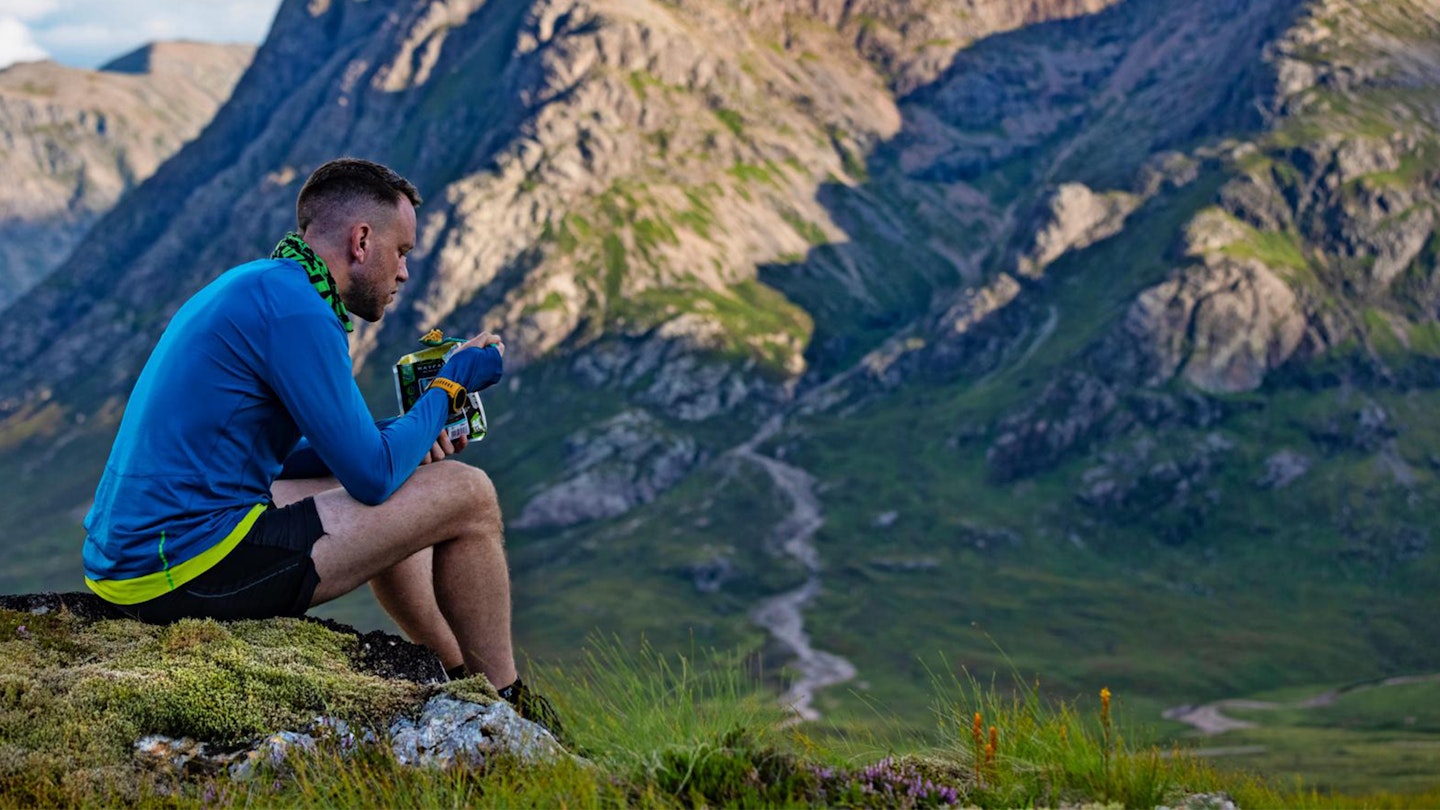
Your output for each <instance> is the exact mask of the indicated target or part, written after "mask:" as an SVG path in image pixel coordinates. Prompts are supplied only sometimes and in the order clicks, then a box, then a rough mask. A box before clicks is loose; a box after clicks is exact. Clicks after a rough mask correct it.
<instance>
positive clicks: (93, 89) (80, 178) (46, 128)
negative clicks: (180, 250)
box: [0, 42, 254, 301]
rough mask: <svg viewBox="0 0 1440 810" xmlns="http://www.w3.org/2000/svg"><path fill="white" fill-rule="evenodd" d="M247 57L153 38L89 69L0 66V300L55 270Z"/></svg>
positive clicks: (223, 90) (199, 121)
mask: <svg viewBox="0 0 1440 810" xmlns="http://www.w3.org/2000/svg"><path fill="white" fill-rule="evenodd" d="M253 53H254V48H252V47H250V46H248V45H211V44H203V43H196V42H163V43H156V44H152V45H146V46H145V47H143V48H140V49H139V50H136V51H134V52H132V53H129V54H126V55H125V56H122V57H120V58H118V59H116V60H114V61H113V62H111V63H109V64H107V65H105V66H103V67H101V68H100V69H99V70H81V69H78V68H69V67H64V66H62V65H57V64H55V63H53V62H26V63H22V64H18V65H14V66H11V67H9V68H6V69H5V70H0V138H3V141H0V172H3V174H4V176H5V178H6V182H5V184H4V187H3V188H0V297H3V298H4V299H6V300H7V301H8V300H9V299H11V298H13V297H14V296H15V295H17V294H18V293H21V292H23V291H24V290H26V289H28V288H29V287H31V286H32V285H34V284H35V283H36V282H37V281H39V280H40V279H42V278H44V277H45V276H46V275H48V274H49V273H50V271H51V270H53V269H55V268H56V267H58V266H59V265H60V263H61V262H62V261H64V260H65V257H66V256H67V255H69V253H70V250H71V249H72V248H73V247H74V246H75V244H76V243H77V242H78V241H79V240H80V237H81V236H82V235H83V234H84V233H85V231H86V230H88V229H89V227H90V226H91V225H92V224H94V222H95V221H96V220H97V219H99V218H100V216H101V215H102V214H104V213H105V212H106V211H108V210H109V209H110V207H111V206H112V205H114V204H115V201H116V200H118V199H119V198H120V197H121V195H123V194H124V193H125V192H126V191H129V190H130V189H132V188H134V187H135V186H137V185H139V184H140V183H141V182H143V181H144V180H145V178H147V177H149V176H150V175H151V174H153V173H154V172H155V169H156V168H157V167H158V166H159V165H160V164H161V163H163V162H165V160H166V158H169V157H170V156H171V155H172V154H174V153H175V151H176V150H177V149H179V148H180V147H181V146H183V145H184V144H185V142H186V141H189V140H190V139H191V138H194V137H195V136H196V135H197V134H199V132H200V130H201V129H202V128H203V127H204V126H205V124H206V123H208V122H209V121H210V117H211V116H212V115H214V114H215V110H217V109H219V107H220V105H221V104H222V103H224V101H225V99H226V98H227V97H228V96H229V95H230V89H231V88H232V87H233V86H234V85H235V82H236V81H237V80H238V79H239V78H240V74H241V73H243V72H244V70H245V67H246V65H248V64H249V62H250V57H251V55H252V54H253Z"/></svg>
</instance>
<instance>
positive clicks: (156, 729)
mask: <svg viewBox="0 0 1440 810" xmlns="http://www.w3.org/2000/svg"><path fill="white" fill-rule="evenodd" d="M0 639H3V641H0V740H3V741H4V744H3V746H0V795H3V796H6V797H12V798H13V797H24V796H26V795H30V796H32V797H33V798H36V799H37V800H39V798H40V796H41V794H37V793H35V792H34V791H36V790H37V786H49V787H48V788H47V789H59V788H57V786H59V787H60V788H64V786H65V785H71V787H69V788H64V790H68V791H70V792H68V793H66V792H63V791H62V793H60V794H56V795H51V794H44V795H51V800H52V801H53V800H59V799H61V798H63V799H64V801H65V802H67V803H69V802H75V801H85V800H89V801H99V800H103V799H104V797H106V796H113V795H115V794H116V793H117V792H118V793H120V794H124V793H126V792H129V791H133V790H135V789H137V786H138V785H140V784H141V783H142V782H143V780H144V779H145V778H146V777H145V775H144V774H143V773H141V772H139V771H136V770H134V768H133V762H132V758H133V755H132V753H131V746H132V745H133V744H134V742H135V741H136V740H137V739H139V738H140V737H142V736H144V735H147V734H165V735H169V736H173V737H190V738H193V739H198V740H202V741H205V742H212V743H220V744H237V743H243V742H246V741H248V740H250V739H253V738H255V737H259V736H261V735H264V734H267V733H271V732H274V731H278V730H282V729H296V728H301V727H303V726H305V725H306V724H308V723H309V722H310V721H312V720H313V719H314V718H315V717H316V716H317V715H319V714H326V715H330V716H333V717H339V718H341V719H344V720H346V721H348V722H350V723H352V724H358V725H360V726H362V727H363V726H368V725H370V724H372V723H375V722H377V721H378V722H381V723H384V722H387V721H388V719H389V718H390V717H393V716H394V715H395V714H397V713H398V712H400V711H401V710H403V709H404V708H406V707H407V706H411V705H415V704H416V703H418V702H419V701H420V700H421V698H422V697H423V696H424V687H421V686H418V685H414V684H409V683H397V682H392V681H386V680H383V679H380V678H377V677H374V676H370V675H364V674H360V673H357V672H355V671H354V670H353V668H352V666H351V659H350V653H351V651H352V648H353V646H354V643H355V641H354V638H353V637H351V636H348V635H343V634H340V633H335V632H333V631H330V630H327V629H325V628H324V627H322V626H320V625H318V624H315V623H313V622H305V621H300V620H296V619H274V620H269V621H262V622H235V623H231V624H220V623H216V622H213V621H209V620H205V621H198V620H186V621H181V622H177V623H175V624H173V625H170V626H166V627H152V626H148V625H143V624H140V623H138V622H133V621H102V622H95V623H93V624H86V623H83V622H81V621H80V620H79V619H77V618H75V617H74V616H73V615H71V614H69V613H65V612H61V613H55V614H46V615H43V616H33V615H30V614H24V613H15V612H11V611H0ZM77 786H78V787H77ZM87 797H88V798H87Z"/></svg>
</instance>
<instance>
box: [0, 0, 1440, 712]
mask: <svg viewBox="0 0 1440 810" xmlns="http://www.w3.org/2000/svg"><path fill="white" fill-rule="evenodd" d="M1437 64H1440V2H1433V1H1432V0H1423V1H1422V0H1404V1H1403V2H1381V1H1380V0H1219V2H1213V3H1207V4H1193V3H1179V2H1164V1H1162V0H1126V1H1125V2H1098V1H1096V2H1041V1H1040V0H1035V2H1027V3H1011V2H999V1H998V0H996V1H995V2H985V1H984V0H944V1H942V0H915V1H914V2H898V3H897V2H887V3H881V2H873V3H871V2H864V0H861V2H856V3H845V4H840V3H827V2H813V3H798V2H792V1H791V0H747V1H746V2H737V3H727V4H718V3H706V2H698V0H678V2H645V1H644V0H639V1H638V2H637V1H636V0H631V2H624V3H622V2H619V0H525V1H524V2H522V1H521V0H495V1H494V2H489V3H479V2H450V3H434V2H419V1H418V0H414V1H413V2H407V3H400V4H392V5H386V6H383V7H382V6H379V5H377V4H373V3H359V2H304V3H302V2H298V0H296V1H295V2H286V3H284V4H283V5H282V7H281V9H280V11H279V13H278V16H277V19H276V23H275V26H274V28H273V30H272V34H271V36H270V38H269V39H268V40H267V41H266V43H265V44H264V45H263V46H262V47H261V48H260V50H259V51H258V52H257V54H256V56H255V59H254V62H253V64H252V66H251V67H250V69H249V71H248V72H247V73H246V75H245V76H244V77H243V78H242V79H241V80H240V82H239V83H238V84H237V86H236V88H235V91H234V94H233V96H232V97H231V99H230V101H229V102H228V103H227V104H226V105H225V106H224V107H223V108H222V109H221V110H220V111H219V113H217V115H216V116H215V119H214V121H213V123H212V124H211V125H210V126H209V128H207V130H206V131H205V132H204V133H203V134H202V135H201V136H200V137H199V138H197V139H196V140H195V141H194V142H193V143H191V144H190V145H189V146H187V147H186V148H185V149H183V150H181V151H180V152H179V153H177V154H176V155H175V156H174V157H172V158H171V159H170V160H169V161H167V162H166V163H165V164H164V165H162V166H161V167H160V168H159V169H158V170H157V171H156V173H155V174H154V175H153V176H152V177H151V178H150V179H149V180H148V181H146V182H145V183H143V184H141V185H140V186H138V187H137V188H135V189H134V190H133V191H131V192H130V193H129V194H128V195H127V196H126V198H125V200H124V202H123V204H121V205H119V206H117V207H116V208H115V209H113V210H112V211H110V212H109V213H108V214H106V215H105V217H104V218H103V219H102V220H101V222H100V225H99V226H98V227H97V228H95V229H94V230H93V231H92V232H91V234H90V235H89V236H87V237H86V238H85V239H84V240H83V241H82V242H81V243H80V245H79V246H78V247H77V248H76V250H75V251H74V253H73V254H72V255H71V257H70V258H69V259H68V260H67V261H66V263H65V264H64V266H62V267H61V268H60V269H59V270H57V271H56V273H55V274H54V275H53V276H52V277H51V278H49V279H47V280H46V281H45V282H43V283H41V284H39V285H38V286H36V287H35V288H34V289H32V290H30V291H29V292H28V293H27V294H26V295H25V296H24V297H23V298H21V299H20V300H19V301H18V302H17V303H16V304H15V307H16V308H15V309H14V310H12V311H15V312H21V313H24V315H25V317H23V318H20V319H7V320H5V321H4V322H3V323H0V379H5V380H6V381H7V382H6V388H5V390H4V396H3V401H0V450H3V456H0V474H3V475H6V476H8V477H9V478H10V480H12V481H15V482H16V485H15V487H14V488H13V489H12V490H10V491H8V492H6V493H4V494H3V495H0V506H3V509H4V511H5V515H6V521H5V523H6V525H7V527H8V528H7V532H8V535H9V538H8V548H9V550H10V563H11V564H10V566H9V567H8V569H7V570H6V571H5V572H3V573H0V589H3V588H9V589H14V588H18V587H40V586H46V587H50V586H56V587H60V586H65V585H68V584H69V583H71V582H73V580H71V579H69V578H70V577H73V576H75V575H76V574H75V573H74V572H75V569H76V564H75V562H74V560H73V559H70V558H69V557H68V556H67V555H65V554H57V553H56V552H57V549H62V548H73V547H74V546H75V545H76V544H78V542H79V536H78V532H77V530H76V529H75V528H74V526H73V522H74V521H75V520H76V519H77V516H78V515H80V514H83V510H84V508H85V506H86V502H87V499H88V498H89V496H90V494H91V492H92V491H93V487H94V482H95V480H96V478H97V477H98V471H99V468H100V465H101V464H102V463H103V459H104V457H105V455H106V452H107V451H108V441H109V437H110V436H111V435H112V434H113V430H114V426H115V424H116V423H117V419H118V416H119V414H120V412H121V410H122V408H123V405H124V397H125V392H126V391H127V390H128V386H129V385H130V384H131V382H132V381H133V379H134V376H135V374H136V373H137V372H138V369H139V366H140V364H141V363H142V362H143V360H144V358H145V356H146V355H147V353H148V351H149V349H150V347H151V346H152V345H153V343H154V341H155V339H156V337H157V336H158V334H159V331H160V330H161V329H162V328H163V326H164V324H165V322H166V320H167V319H168V317H169V316H170V314H171V313H173V312H174V310H175V309H176V308H177V307H178V306H179V304H180V303H181V302H182V301H183V300H184V299H185V298H186V297H187V296H188V295H189V294H190V293H192V292H193V291H194V290H195V289H197V288H198V287H199V286H200V285H202V284H204V283H206V282H207V281H208V280H210V279H211V278H213V277H214V276H215V275H216V274H217V273H219V272H220V271H222V270H223V269H224V268H226V267H228V266H230V265H232V264H235V263H238V262H241V261H244V260H247V259H249V258H253V257H254V256H256V255H262V254H265V253H268V251H269V248H270V246H271V245H272V244H273V243H274V242H275V240H277V239H278V238H279V236H280V235H281V234H283V233H284V231H285V230H286V229H287V228H288V227H289V226H290V219H291V214H290V211H291V210H292V205H293V199H294V196H295V193H296V192H297V191H298V188H299V185H300V183H302V182H303V180H304V178H305V177H306V175H307V174H308V172H309V171H310V170H312V169H313V168H314V167H315V166H317V165H319V164H320V163H322V162H323V161H325V160H327V159H329V158H331V157H334V156H336V155H339V154H346V153H348V154H357V155H362V156H365V157H370V158H373V159H377V160H381V161H383V162H386V163H389V164H391V165H393V166H395V167H396V168H397V169H399V170H400V171H402V173H404V174H406V175H407V176H409V177H410V178H411V179H412V180H414V181H415V182H416V183H417V185H419V187H420V189H421V190H422V192H423V193H424V194H425V195H426V197H427V198H428V200H427V202H426V204H425V205H424V206H423V207H422V208H421V209H420V212H419V213H420V224H421V227H420V240H419V245H418V246H417V248H416V250H415V252H414V253H413V254H412V262H411V265H410V266H411V272H412V279H411V282H410V283H409V284H408V285H407V289H405V290H403V291H402V294H401V300H400V301H399V302H398V304H397V305H396V308H395V309H394V310H393V311H392V312H391V314H390V315H388V316H387V317H386V319H385V321H384V322H383V324H382V325H381V326H380V327H379V328H373V329H372V328H362V329H360V330H357V334H356V336H355V340H354V341H353V347H352V348H353V354H354V357H355V360H356V364H357V367H358V369H359V375H360V379H361V383H362V388H363V389H364V390H365V391H366V392H367V394H368V395H369V396H370V397H371V399H372V402H373V403H374V404H375V406H376V408H377V411H382V410H388V409H390V408H392V407H393V405H391V402H392V401H393V399H392V395H391V394H390V385H391V383H390V380H389V374H390V372H389V370H388V364H389V362H390V358H392V357H396V356H399V355H400V354H403V353H404V352H406V351H409V350H410V349H411V348H412V347H413V344H414V340H415V338H416V336H418V335H419V334H420V333H422V332H423V331H424V330H426V329H428V328H430V327H433V326H439V327H441V328H443V329H445V330H446V331H447V332H454V333H469V332H473V331H475V330H477V329H478V328H480V327H481V326H482V325H484V326H487V327H490V328H496V329H499V330H500V331H501V332H502V334H504V335H505V337H506V342H507V345H509V346H510V348H511V355H510V360H511V369H510V373H507V381H506V384H505V385H504V386H503V390H497V391H494V392H493V393H491V394H490V395H489V396H488V400H487V407H488V409H489V410H490V412H491V416H492V420H493V422H492V428H493V430H492V435H491V436H490V437H489V438H487V439H486V441H485V442H484V444H482V445H479V446H477V448H475V449H473V450H470V451H467V454H466V455H467V456H468V457H469V459H470V460H471V461H472V463H476V464H479V465H481V466H484V467H485V468H486V469H487V470H489V471H490V472H491V474H492V476H493V477H494V478H495V480H496V481H497V482H498V484H499V489H500V492H501V497H502V501H503V503H504V505H505V507H506V509H507V512H508V514H509V516H510V520H509V521H508V524H509V526H510V527H511V536H510V548H511V558H512V567H513V569H514V572H515V576H516V608H517V627H518V632H519V633H520V635H521V641H522V645H523V646H525V647H526V648H527V649H529V650H531V651H532V653H533V654H536V655H539V656H541V657H546V658H556V659H563V658H564V657H565V656H566V654H567V653H568V652H570V651H572V650H574V649H577V648H578V646H579V643H580V642H581V640H583V638H584V637H585V635H586V634H587V633H588V632H590V631H592V630H593V629H594V628H600V629H601V630H602V631H603V632H606V633H618V634H622V635H623V636H624V637H626V638H632V637H634V636H635V635H638V634H641V633H643V634H645V635H647V636H648V637H649V638H650V639H651V640H652V641H653V642H655V643H657V644H660V645H662V646H664V647H671V648H676V647H684V646H685V645H687V644H694V643H696V642H699V643H701V644H705V645H712V644H713V645H718V646H722V647H731V646H738V647H740V648H741V649H743V650H746V651H749V652H750V653H752V654H753V655H754V656H755V658H756V660H757V662H758V661H760V660H762V659H763V660H764V661H767V662H769V663H770V664H771V667H772V668H771V669H769V670H768V671H769V672H770V673H771V675H772V676H775V675H777V674H783V675H784V676H785V677H786V678H788V679H789V680H790V682H791V687H792V689H793V691H792V693H791V695H790V696H791V697H792V698H794V699H795V700H797V701H800V702H802V703H803V704H804V705H805V707H806V711H818V712H822V713H824V714H826V715H828V716H830V717H833V718H838V719H840V720H842V721H845V722H853V723H856V724H862V725H863V724H865V723H866V722H868V721H867V720H866V718H869V717H872V713H871V710H870V709H869V708H867V706H868V705H872V704H876V705H881V706H885V707H888V708H890V709H891V710H893V711H894V712H896V713H898V714H901V715H904V716H907V717H910V718H912V719H918V718H919V717H920V716H922V714H923V705H924V701H925V700H926V698H925V697H924V695H926V694H928V687H927V675H926V672H925V668H924V666H922V665H921V664H919V663H917V662H916V657H917V656H932V657H933V655H934V654H935V653H936V652H943V653H945V655H946V656H947V657H948V661H947V663H946V664H945V666H955V667H958V666H965V667H968V668H970V669H972V670H975V671H982V672H983V671H994V670H997V669H1005V668H1008V667H1014V668H1016V669H1018V670H1021V671H1022V674H1024V675H1026V676H1027V677H1028V676H1029V675H1031V674H1032V673H1038V674H1039V675H1040V676H1041V677H1043V678H1044V679H1045V680H1047V681H1048V682H1050V683H1053V684H1055V685H1056V686H1057V687H1058V688H1060V689H1077V690H1086V691H1088V690H1090V689H1092V688H1098V686H1099V685H1101V684H1102V683H1103V684H1108V685H1110V686H1112V687H1115V688H1117V690H1123V693H1124V694H1127V695H1130V696H1132V698H1131V699H1132V700H1133V701H1134V704H1135V705H1138V706H1139V707H1140V708H1142V709H1146V710H1148V709H1156V710H1157V711H1156V712H1155V714H1156V716H1157V717H1158V714H1159V712H1158V709H1159V708H1161V707H1163V706H1164V705H1167V704H1169V703H1179V702H1196V701H1199V700H1202V699H1212V698H1218V697H1225V696H1228V695H1232V694H1239V693H1249V692H1255V691H1260V690H1264V689H1271V688H1275V687H1277V686H1282V685H1288V684H1306V683H1322V682H1325V683H1331V682H1343V681H1345V680H1347V679H1361V678H1369V677H1379V676H1383V675H1390V674H1403V673H1408V672H1412V671H1415V670H1424V669H1434V668H1436V667H1437V666H1440V656H1437V653H1436V652H1435V650H1434V649H1432V647H1431V645H1427V644H1425V643H1424V642H1423V639H1424V638H1426V637H1427V632H1426V631H1427V621H1428V617H1429V616H1433V615H1435V613H1436V611H1437V609H1440V602H1437V599H1440V597H1437V596H1436V594H1437V593H1440V590H1437V588H1436V587H1435V586H1436V584H1437V582H1440V555H1437V554H1436V553H1435V551H1434V548H1433V536H1432V531H1431V529H1430V526H1429V521H1428V515H1429V513H1430V512H1431V510H1432V507H1433V506H1434V505H1435V504H1436V503H1437V498H1440V490H1437V478H1436V475H1437V472H1440V434H1437V432H1436V431H1435V430H1434V429H1433V428H1432V427H1431V421H1432V420H1430V419H1429V414H1430V413H1431V412H1432V410H1433V408H1434V407H1435V406H1436V405H1440V396H1437V377H1436V374H1435V369H1436V364H1435V360H1436V358H1437V357H1440V325H1437V324H1440V308H1437V302H1440V299H1437V297H1436V289H1437V287H1436V282H1435V280H1434V279H1435V273H1434V270H1435V259H1436V255H1437V245H1440V242H1437V241H1436V238H1435V226H1436V219H1435V218H1436V204H1437V197H1436V192H1435V190H1434V188H1435V182H1434V180H1435V179H1436V176H1437V168H1440V149H1437V148H1436V147H1437V144H1440V120H1437V114H1436V112H1435V111H1436V110H1437V109H1440V107H1437V106H1436V105H1435V103H1434V102H1435V100H1436V99H1437V98H1440V85H1437V79H1436V76H1437V75H1440V74H1437V72H1436V71H1435V69H1434V68H1435V66H1436V65H1437ZM237 214H238V215H237ZM97 347H98V348H103V352H100V351H96V349H97ZM56 516H63V520H60V521H58V522H57V517H56ZM337 610H339V611H341V612H342V613H343V612H345V611H351V612H352V613H351V614H350V615H351V616H352V617H353V616H356V615H367V616H372V617H373V615H374V614H373V612H371V613H368V614H367V613H366V611H367V610H368V611H373V607H366V606H365V605H364V604H363V601H362V602H351V603H348V604H347V605H342V606H341V607H340V608H338V609H337ZM1002 651H1003V652H1002ZM777 664H778V665H781V666H784V667H785V671H784V672H783V673H776V672H775V671H774V669H773V667H775V666H776V665H777ZM757 666H758V663H757ZM842 684H844V685H845V686H844V687H843V688H837V687H841V685H842ZM857 695H858V696H857Z"/></svg>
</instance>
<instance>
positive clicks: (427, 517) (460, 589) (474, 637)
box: [277, 461, 515, 686]
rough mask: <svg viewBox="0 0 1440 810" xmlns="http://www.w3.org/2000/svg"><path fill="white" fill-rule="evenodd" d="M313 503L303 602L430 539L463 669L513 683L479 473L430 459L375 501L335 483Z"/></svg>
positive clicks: (339, 590)
mask: <svg viewBox="0 0 1440 810" xmlns="http://www.w3.org/2000/svg"><path fill="white" fill-rule="evenodd" d="M282 483H284V482H277V485H278V484H282ZM301 497H304V496H303V495H302V496H301ZM315 506H316V509H317V511H318V512H319V513H320V522H321V523H322V524H323V525H324V527H325V535H324V536H323V537H321V538H320V540H319V541H317V542H316V543H315V548H314V550H313V551H312V552H311V557H312V559H314V561H315V568H316V570H317V572H318V573H319V575H320V586H319V587H318V588H317V589H316V591H315V597H314V599H313V600H312V604H317V605H318V604H320V603H322V602H327V601H329V600H331V599H334V598H335V597H337V596H340V595H342V594H345V593H348V592H350V591H352V590H354V589H355V588H357V587H359V586H360V585H361V584H363V583H365V582H367V581H369V580H371V579H373V578H374V577H375V576H376V575H378V574H380V573H381V572H383V571H386V570H387V569H391V568H393V567H395V566H396V565H398V564H399V563H401V562H402V561H404V560H406V559H407V558H409V557H411V556H412V555H414V554H416V553H417V552H420V551H422V550H424V549H426V548H430V547H432V546H433V556H432V582H433V583H434V594H435V602H436V605H437V607H438V610H439V612H440V614H441V616H442V617H443V618H444V619H445V623H446V624H447V625H448V626H449V628H450V630H451V631H452V633H453V634H454V637H455V639H456V641H457V642H458V644H459V649H460V656H461V658H462V659H463V661H464V664H465V668H466V669H467V670H468V671H470V672H483V673H484V674H485V675H486V677H488V678H489V679H490V681H491V683H494V684H495V685H496V686H505V685H508V684H510V683H512V682H514V680H515V658H514V652H513V649H512V647H511V640H510V576H509V570H508V567H507V566H506V563H505V550H504V545H503V544H504V530H503V525H502V523H501V519H500V505H499V501H498V500H497V499H496V497H495V488H494V486H493V485H492V484H491V483H490V479H489V477H488V476H486V475H485V473H483V472H481V471H480V470H477V469H475V468H473V467H470V466H467V465H464V464H460V463H458V462H451V461H445V462H437V463H434V464H428V465H426V466H423V467H420V468H419V469H417V470H416V471H415V473H414V474H413V475H411V477H410V480H409V481H407V482H406V483H405V485H404V486H402V487H401V488H400V489H399V490H398V491H397V492H396V493H395V494H394V495H393V496H391V497H390V499H389V500H387V501H386V502H385V503H383V504H380V505H378V506H365V505H364V504H361V503H360V502H358V501H356V500H354V499H353V498H351V497H350V496H349V495H348V494H346V492H345V491H344V490H343V489H328V490H325V491H322V492H320V493H318V494H316V495H315ZM400 573H401V575H402V577H403V578H404V579H405V583H402V585H401V587H402V588H406V587H409V586H408V583H413V582H414V581H415V569H412V568H408V567H407V568H402V569H401V572H400ZM392 579H393V577H392ZM383 587H384V586H383V585H382V588H383ZM422 601H423V600H422ZM422 614H423V611H422ZM399 623H400V621H399V619H398V617H397V624H399ZM401 626H402V627H404V625H403V624H402V625H401ZM407 632H409V630H408V629H407ZM417 640H418V639H417ZM437 652H442V654H443V651H439V650H437ZM442 660H443V658H442Z"/></svg>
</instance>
